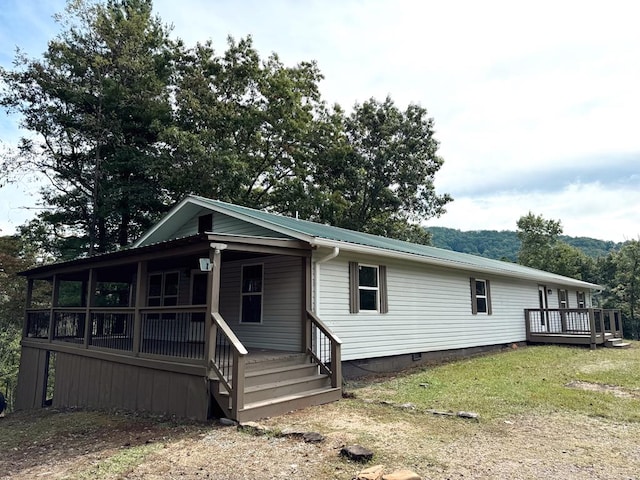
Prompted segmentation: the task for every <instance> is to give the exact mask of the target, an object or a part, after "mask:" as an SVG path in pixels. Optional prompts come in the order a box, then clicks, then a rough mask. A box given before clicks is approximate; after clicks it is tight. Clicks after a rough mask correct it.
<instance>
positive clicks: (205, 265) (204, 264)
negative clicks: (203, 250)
mask: <svg viewBox="0 0 640 480" xmlns="http://www.w3.org/2000/svg"><path fill="white" fill-rule="evenodd" d="M198 261H199V262H200V271H201V272H210V271H211V267H212V265H211V260H210V259H208V258H199V259H198Z"/></svg>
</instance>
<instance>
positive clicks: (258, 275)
mask: <svg viewBox="0 0 640 480" xmlns="http://www.w3.org/2000/svg"><path fill="white" fill-rule="evenodd" d="M241 283H242V293H241V304H240V322H241V323H262V283H263V282H262V264H259V265H243V266H242V280H241Z"/></svg>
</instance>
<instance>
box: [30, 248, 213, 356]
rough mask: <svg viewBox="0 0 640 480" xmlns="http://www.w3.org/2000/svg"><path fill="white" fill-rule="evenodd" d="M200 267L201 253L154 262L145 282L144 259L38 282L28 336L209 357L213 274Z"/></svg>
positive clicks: (145, 352) (158, 353) (87, 345)
mask: <svg viewBox="0 0 640 480" xmlns="http://www.w3.org/2000/svg"><path fill="white" fill-rule="evenodd" d="M168 263H169V264H168ZM171 263H174V264H175V265H171ZM197 264H198V258H197V257H193V258H182V259H175V260H167V259H164V260H163V261H162V265H160V264H159V263H158V262H153V261H151V262H148V263H147V264H146V267H147V268H146V270H147V272H143V275H144V278H143V279H141V281H138V266H137V264H130V265H122V266H119V267H118V268H102V269H101V268H96V269H90V270H87V271H83V272H75V273H70V274H58V275H55V276H53V277H51V278H48V279H39V280H32V282H33V284H32V292H33V293H32V295H31V299H30V302H29V306H28V308H27V312H26V325H25V332H24V336H25V338H29V339H40V340H43V341H48V342H55V343H62V344H69V345H75V346H77V347H80V348H95V349H107V350H111V351H117V352H121V353H125V352H126V353H130V354H136V355H150V356H169V357H179V358H181V359H185V360H199V361H203V360H204V358H205V351H206V350H205V343H206V341H205V340H206V321H205V320H206V312H207V306H206V304H207V288H208V284H207V282H208V275H207V272H201V271H200V270H199V269H195V268H190V267H191V266H194V267H195V266H196V265H197ZM184 265H187V266H189V267H185V266H184ZM138 289H140V290H141V292H138ZM139 293H140V294H139Z"/></svg>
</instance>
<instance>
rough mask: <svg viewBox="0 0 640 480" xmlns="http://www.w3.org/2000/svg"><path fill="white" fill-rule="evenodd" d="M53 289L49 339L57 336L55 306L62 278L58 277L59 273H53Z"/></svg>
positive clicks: (51, 339)
mask: <svg viewBox="0 0 640 480" xmlns="http://www.w3.org/2000/svg"><path fill="white" fill-rule="evenodd" d="M51 288H52V291H51V309H50V310H49V341H50V342H51V341H53V338H54V336H55V332H54V330H55V328H56V321H55V308H56V307H57V306H58V296H59V294H60V280H59V279H58V275H57V274H54V275H53V285H52V287H51Z"/></svg>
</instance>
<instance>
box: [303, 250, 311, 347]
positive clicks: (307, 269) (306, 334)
mask: <svg viewBox="0 0 640 480" xmlns="http://www.w3.org/2000/svg"><path fill="white" fill-rule="evenodd" d="M311 285H312V283H311V257H302V288H303V295H302V351H303V352H304V353H306V352H307V350H308V349H309V348H311V321H310V320H309V316H308V315H307V311H311Z"/></svg>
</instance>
